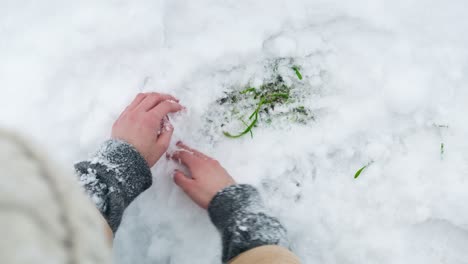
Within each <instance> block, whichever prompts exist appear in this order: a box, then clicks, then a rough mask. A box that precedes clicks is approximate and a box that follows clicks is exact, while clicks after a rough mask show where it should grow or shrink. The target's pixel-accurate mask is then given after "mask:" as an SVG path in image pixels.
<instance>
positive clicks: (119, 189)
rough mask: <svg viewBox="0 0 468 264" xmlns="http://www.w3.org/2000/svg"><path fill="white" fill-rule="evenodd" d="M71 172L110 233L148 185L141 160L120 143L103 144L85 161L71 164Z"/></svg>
mask: <svg viewBox="0 0 468 264" xmlns="http://www.w3.org/2000/svg"><path fill="white" fill-rule="evenodd" d="M75 171H76V173H77V175H78V177H79V181H80V183H81V185H82V186H83V187H84V188H85V190H86V192H87V193H88V195H89V196H90V198H91V199H92V200H93V202H94V203H95V204H96V207H97V208H98V209H99V211H100V212H101V213H102V215H103V216H104V218H105V219H106V220H107V223H108V224H109V226H110V227H111V229H112V231H113V232H114V233H115V232H116V231H117V228H118V227H119V225H120V221H121V220H122V215H123V212H124V210H125V208H126V207H127V206H128V205H129V204H130V203H131V202H132V201H133V200H134V199H135V198H136V197H137V196H138V195H139V194H141V193H142V192H143V191H145V190H146V189H148V188H149V187H150V186H151V184H152V176H151V170H150V168H149V166H148V164H147V163H146V161H145V159H144V158H143V157H142V156H141V155H140V153H139V152H138V151H137V150H136V149H135V148H134V147H133V146H132V145H130V144H128V143H126V142H124V141H121V140H108V141H106V142H105V143H104V144H103V145H102V146H101V147H100V149H99V150H98V151H97V152H96V153H95V154H94V155H93V156H92V157H91V158H90V159H89V160H86V161H82V162H79V163H77V164H75Z"/></svg>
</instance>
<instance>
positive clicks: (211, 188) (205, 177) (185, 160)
mask: <svg viewBox="0 0 468 264" xmlns="http://www.w3.org/2000/svg"><path fill="white" fill-rule="evenodd" d="M177 146H178V147H179V148H180V150H178V151H176V152H175V153H174V154H173V155H172V158H173V159H174V160H176V161H180V162H182V164H184V165H185V166H187V167H188V169H189V171H190V173H191V174H192V177H191V178H190V177H188V176H187V175H184V173H182V172H181V171H179V170H176V171H175V174H174V181H175V183H176V184H177V185H178V186H179V187H180V188H182V190H184V192H185V193H186V194H187V195H188V196H189V197H190V198H191V199H192V200H193V201H194V202H195V203H196V204H198V205H199V206H200V207H202V208H204V209H207V208H208V205H209V204H210V202H211V200H212V199H213V198H214V196H215V195H216V193H217V192H219V191H221V190H222V189H224V188H226V187H228V186H231V185H234V184H236V182H235V181H234V179H233V178H232V177H231V176H230V175H229V174H228V173H227V171H226V170H225V169H224V168H223V167H222V166H221V165H220V164H219V162H218V161H216V160H214V159H212V158H210V157H208V156H206V155H205V154H203V153H201V152H199V151H197V150H195V149H191V148H189V147H187V146H186V145H184V144H182V143H181V142H179V143H177Z"/></svg>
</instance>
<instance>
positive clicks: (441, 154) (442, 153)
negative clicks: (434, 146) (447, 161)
mask: <svg viewBox="0 0 468 264" xmlns="http://www.w3.org/2000/svg"><path fill="white" fill-rule="evenodd" d="M444 153H445V145H444V143H440V158H441V159H443V158H444Z"/></svg>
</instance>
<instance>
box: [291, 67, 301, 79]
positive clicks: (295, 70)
mask: <svg viewBox="0 0 468 264" xmlns="http://www.w3.org/2000/svg"><path fill="white" fill-rule="evenodd" d="M292 69H293V70H294V72H295V73H296V75H297V78H298V79H299V80H302V74H301V72H300V71H299V66H293V67H292Z"/></svg>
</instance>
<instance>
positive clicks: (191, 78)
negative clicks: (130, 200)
mask: <svg viewBox="0 0 468 264" xmlns="http://www.w3.org/2000/svg"><path fill="white" fill-rule="evenodd" d="M467 11H468V7H467V5H466V1H462V0H450V1H435V0H410V1H408V0H392V1H390V0H385V1H384V0H375V1H364V0H356V1H344V0H343V1H339V0H328V1H324V0H313V1H310V0H288V1H286V0H269V1H267V0H257V1H242V0H236V1H234V0H224V1H214V0H200V1H182V0H172V1H163V0H160V1H156V0H154V1H149V0H136V1H119V0H113V1H74V2H69V1H58V0H44V1H40V2H39V1H32V0H29V1H27V0H15V1H9V0H3V1H0V58H1V60H0V87H1V88H0V89H1V90H0V91H1V93H0V94H1V96H0V105H1V109H2V111H1V112H0V125H2V126H6V127H9V128H12V129H15V130H16V131H19V132H21V133H23V134H26V135H28V136H30V137H32V138H34V139H35V140H36V141H38V142H40V143H41V144H42V145H43V146H44V148H46V149H47V150H48V152H49V153H50V154H51V155H52V156H53V157H54V158H55V159H56V160H58V161H59V162H60V163H61V164H62V165H63V166H66V167H71V166H72V164H73V162H74V161H76V160H79V159H82V158H86V157H87V156H88V154H89V153H90V152H93V151H95V150H96V149H97V146H98V145H99V144H100V143H101V142H102V141H104V140H105V139H106V138H107V137H108V136H109V132H110V128H111V125H112V122H113V121H114V120H115V119H116V118H117V117H118V115H119V114H120V111H121V110H122V109H123V108H124V107H125V106H126V104H127V103H128V102H129V101H130V100H131V99H132V98H133V97H134V96H135V95H136V93H138V92H145V91H158V92H166V93H171V94H174V95H176V96H177V97H178V98H179V99H180V100H181V102H182V103H183V104H184V105H185V106H187V108H188V110H187V112H186V113H184V114H183V115H179V116H175V117H172V119H173V125H174V127H175V134H174V142H175V141H176V140H178V139H183V140H184V141H185V142H186V143H187V144H189V145H192V146H194V147H197V148H199V149H200V150H202V151H205V152H207V153H208V154H209V155H212V156H214V157H216V158H217V159H218V160H219V161H220V162H221V163H222V164H223V165H224V166H225V167H226V169H227V170H228V171H229V172H230V173H231V174H232V175H233V176H234V177H235V179H236V180H237V181H238V182H242V183H251V184H254V185H255V186H257V187H259V188H260V190H261V192H262V193H263V195H264V198H265V200H266V202H267V204H268V205H269V206H270V208H271V209H272V212H273V213H274V214H275V215H277V216H278V217H279V218H280V219H281V221H282V222H283V223H284V225H285V226H286V228H287V229H288V231H289V237H290V241H291V243H292V247H293V250H294V251H295V252H296V253H297V254H298V255H299V256H300V257H301V258H302V259H303V261H304V263H466V262H467V259H468V251H466V248H468V203H467V202H466V201H468V192H467V191H466V190H467V188H468V183H467V175H468V162H467V159H468V141H467V140H466V135H467V133H468V123H467V122H466V113H467V111H468V104H467V102H468V89H467V88H466V86H467V85H468V77H467V76H468V75H467V73H468V50H467V49H466V46H467V45H468V35H467V34H465V32H468V17H467V16H466V12H467ZM278 57H292V58H294V59H296V60H297V61H300V63H299V64H300V65H301V67H302V68H303V70H302V71H301V72H302V74H303V76H304V82H305V83H306V84H307V85H308V86H310V87H313V89H312V93H311V95H310V98H309V100H307V101H306V102H305V106H306V107H308V108H310V109H312V110H313V112H314V113H315V115H316V116H315V117H316V120H315V122H310V123H308V125H306V126H303V125H296V124H290V123H287V122H282V123H280V124H279V125H278V126H276V127H274V128H273V129H272V128H269V127H259V128H257V129H255V131H254V138H253V139H251V138H250V136H245V137H244V138H241V139H237V140H233V139H228V138H225V137H224V136H222V135H220V134H219V133H217V132H216V131H215V130H210V129H208V130H207V129H206V128H207V126H206V122H205V117H206V115H208V114H209V113H210V110H211V109H212V105H213V103H214V102H215V101H216V100H217V99H218V98H219V97H220V96H222V94H223V92H224V91H226V90H227V89H228V88H229V87H230V86H231V85H242V84H245V83H247V82H252V83H253V84H255V85H258V84H260V83H261V81H262V72H264V71H265V69H263V68H262V65H264V63H265V62H266V61H268V60H269V59H275V58H278ZM292 74H293V73H292ZM444 126H448V127H444ZM441 143H444V148H445V150H444V151H445V153H444V155H443V157H442V156H441V153H440V145H441ZM171 148H173V147H171ZM371 161H374V163H372V165H370V166H369V167H368V168H367V169H365V170H364V171H363V172H362V174H361V175H360V176H359V178H358V179H354V178H353V176H354V173H355V172H356V171H357V170H358V169H359V168H361V167H362V166H364V165H366V164H368V163H369V162H371ZM175 167H176V165H175V164H174V163H172V162H168V161H167V160H165V159H163V160H161V161H160V162H159V163H158V164H157V165H156V167H155V168H154V169H153V173H154V176H155V184H154V185H153V187H151V189H150V190H148V191H147V192H145V193H144V194H143V195H142V196H141V197H140V198H139V199H137V201H136V202H135V203H134V204H133V205H132V206H131V207H130V208H129V209H128V210H127V212H126V215H125V217H124V220H123V225H122V226H121V228H120V231H119V233H118V234H117V237H116V241H115V245H114V257H115V259H114V262H115V263H121V264H123V263H219V260H220V255H221V251H220V248H221V246H220V239H219V235H218V234H217V232H216V230H215V228H214V227H213V226H212V225H211V224H210V222H209V219H208V217H207V214H206V212H205V211H203V210H202V209H200V208H198V207H197V206H196V205H194V204H193V203H192V202H191V201H190V200H189V199H188V198H187V197H186V196H185V195H184V194H183V193H182V191H181V190H179V189H178V188H177V187H176V186H175V185H174V184H173V182H172V179H171V173H172V170H173V169H174V168H175Z"/></svg>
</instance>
